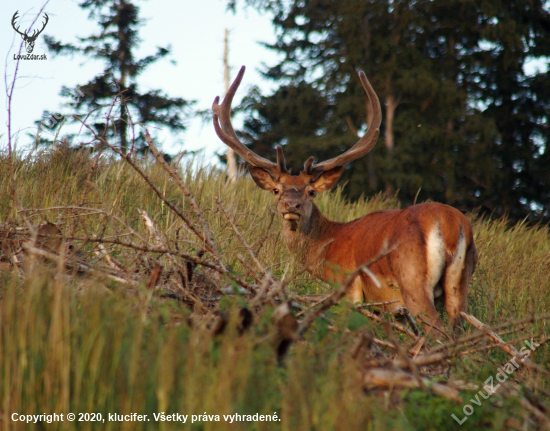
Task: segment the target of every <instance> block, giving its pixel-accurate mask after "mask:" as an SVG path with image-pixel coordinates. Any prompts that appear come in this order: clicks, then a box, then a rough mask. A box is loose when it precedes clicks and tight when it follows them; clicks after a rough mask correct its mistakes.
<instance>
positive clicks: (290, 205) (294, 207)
mask: <svg viewBox="0 0 550 431" xmlns="http://www.w3.org/2000/svg"><path fill="white" fill-rule="evenodd" d="M300 208H302V204H301V203H300V202H293V201H286V202H285V209H286V210H287V211H288V212H292V213H295V212H298V211H299V210H300Z"/></svg>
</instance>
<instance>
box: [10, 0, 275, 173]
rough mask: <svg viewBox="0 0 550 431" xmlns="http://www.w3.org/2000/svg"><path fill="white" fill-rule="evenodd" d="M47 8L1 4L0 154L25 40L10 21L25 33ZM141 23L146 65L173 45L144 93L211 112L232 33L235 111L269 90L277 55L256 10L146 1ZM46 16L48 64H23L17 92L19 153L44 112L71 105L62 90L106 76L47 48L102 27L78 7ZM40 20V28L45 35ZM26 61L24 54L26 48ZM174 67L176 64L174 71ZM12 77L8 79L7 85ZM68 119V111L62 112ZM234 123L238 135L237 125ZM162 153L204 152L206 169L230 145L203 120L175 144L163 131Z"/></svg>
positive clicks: (58, 5) (34, 0)
mask: <svg viewBox="0 0 550 431" xmlns="http://www.w3.org/2000/svg"><path fill="white" fill-rule="evenodd" d="M44 3H45V0H18V1H17V2H8V1H6V0H3V1H2V3H1V6H0V11H1V14H0V15H1V16H2V17H3V19H2V22H3V23H2V24H0V55H1V58H2V59H4V63H5V67H4V70H3V72H4V73H3V82H2V87H3V91H2V96H1V98H2V99H3V101H4V103H3V105H2V107H1V109H0V135H2V136H1V137H0V148H5V146H6V145H7V120H8V114H7V105H8V103H7V96H6V90H5V87H6V85H5V83H6V81H7V82H8V85H10V83H11V82H12V79H13V73H14V68H15V65H16V62H15V61H14V59H13V56H14V54H16V53H17V52H18V49H19V44H20V43H21V37H20V36H19V35H18V34H17V33H16V32H15V31H14V29H13V28H12V26H11V19H12V17H13V14H14V13H15V12H16V11H19V16H22V17H21V18H19V19H18V20H17V24H16V25H17V26H18V25H21V30H23V29H26V28H28V27H29V26H30V24H31V23H32V21H33V20H34V19H35V17H36V14H37V13H38V12H39V11H40V9H41V8H42V6H43V5H44ZM136 3H137V4H138V5H139V7H140V16H141V17H142V18H144V19H145V20H146V22H145V23H144V25H143V27H142V28H141V29H140V33H139V36H140V38H141V40H142V42H141V44H140V45H139V48H138V50H137V53H136V57H138V58H141V57H144V56H146V55H151V54H154V53H155V51H156V47H157V46H166V45H168V44H171V45H172V53H171V55H170V57H169V59H168V60H167V59H163V60H160V61H158V62H157V63H155V64H153V65H151V66H150V67H149V68H148V69H147V70H146V71H145V72H144V73H143V74H142V75H140V76H139V77H138V81H137V82H138V85H139V87H140V89H141V90H142V91H148V90H152V89H160V90H162V91H163V92H165V93H167V94H168V95H169V96H171V97H182V98H184V99H186V100H195V101H196V104H195V106H194V109H196V110H204V109H209V108H210V106H211V105H212V101H213V100H214V97H215V96H217V95H220V96H223V94H224V92H225V84H224V81H223V39H224V32H225V29H226V28H228V29H229V30H230V36H229V64H230V66H231V80H232V79H233V78H234V76H235V74H236V73H237V72H238V70H239V68H240V67H241V65H246V67H247V71H246V74H245V77H244V79H243V82H242V83H241V87H240V88H239V91H238V92H237V95H236V97H235V99H234V101H233V104H234V105H237V104H238V103H239V102H240V100H241V97H242V96H243V95H244V94H246V92H247V87H250V86H252V85H258V86H260V88H261V89H262V91H263V92H269V91H270V90H271V89H272V86H271V85H270V84H269V83H267V82H265V81H264V80H262V77H261V75H260V73H259V72H258V71H259V70H260V69H261V68H262V64H267V65H273V64H275V63H276V62H277V55H276V54H275V53H273V52H271V51H270V50H268V49H266V48H264V47H263V46H261V44H260V43H259V42H260V41H261V42H268V43H272V42H274V41H275V34H274V30H273V27H272V25H271V21H270V19H269V17H268V16H267V15H261V14H259V13H258V12H256V11H255V10H253V9H251V8H246V9H244V10H243V8H242V7H240V8H239V10H238V11H237V13H236V14H233V13H232V12H226V1H225V0H200V1H197V0H182V1H173V0H172V1H170V0H146V1H137V2H136ZM44 12H46V13H47V14H48V17H49V21H48V23H47V25H46V28H45V29H44V32H43V33H42V34H40V36H38V39H37V42H36V45H35V48H34V51H33V54H38V55H39V54H46V55H47V60H27V61H20V62H19V71H18V80H17V83H16V86H15V90H14V95H13V99H12V107H11V124H12V134H13V133H17V135H16V140H17V145H18V148H24V147H25V145H28V144H29V143H30V142H31V139H30V138H29V137H28V136H27V133H35V132H36V125H35V124H34V122H35V121H36V120H39V119H41V116H42V113H43V112H44V111H45V110H49V111H55V110H56V109H58V108H59V107H60V106H61V105H62V103H64V102H67V100H66V99H63V98H61V97H59V91H60V90H61V87H62V86H66V87H68V88H75V87H76V86H77V85H78V84H85V83H86V82H88V81H89V80H90V79H91V78H93V77H94V76H95V75H97V74H99V73H100V72H101V71H102V70H103V68H104V67H103V64H102V63H101V62H99V61H95V60H89V59H87V58H84V57H80V56H75V57H73V58H71V57H66V56H57V57H54V56H52V55H50V54H49V53H48V51H47V49H46V45H45V43H44V35H50V36H52V37H54V38H55V39H57V40H60V41H62V42H64V43H68V42H73V43H75V42H76V41H77V36H80V37H84V36H89V35H91V34H92V33H97V32H98V26H97V25H96V24H95V23H94V22H93V21H91V20H89V19H88V13H87V12H86V11H83V10H82V9H80V8H79V7H78V2H77V1H74V0H50V1H49V2H48V3H47V4H46V6H45V8H44ZM43 21H44V19H43V14H42V16H41V18H40V19H39V20H38V21H37V23H36V24H35V27H33V28H36V26H38V28H40V27H41V25H40V23H41V22H43ZM23 53H24V48H23ZM170 60H174V61H175V62H176V64H175V65H173V64H172V63H171V61H170ZM6 77H7V79H6ZM65 111H66V110H65ZM240 124H241V123H240V121H239V118H238V117H237V118H235V120H234V125H235V127H236V128H238V127H239V125H240ZM158 135H159V140H160V141H161V142H160V144H161V146H162V148H163V149H164V150H165V151H167V152H169V153H172V154H174V153H177V152H180V151H182V150H187V151H195V150H199V149H204V157H205V159H206V160H207V161H210V162H214V163H215V162H216V161H217V157H216V153H217V152H220V153H222V152H225V145H224V144H223V143H222V142H221V141H220V140H219V138H218V137H217V136H216V134H215V132H214V128H213V126H212V124H211V123H210V122H208V123H206V124H204V123H203V122H202V121H201V120H200V119H199V118H196V119H192V120H191V121H190V122H189V123H188V130H187V131H185V132H184V133H182V134H180V135H178V136H174V135H171V134H169V133H168V132H167V131H165V130H164V131H163V130H159V131H158Z"/></svg>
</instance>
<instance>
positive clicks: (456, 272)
mask: <svg viewBox="0 0 550 431" xmlns="http://www.w3.org/2000/svg"><path fill="white" fill-rule="evenodd" d="M465 260H466V238H465V237H464V232H463V231H462V229H460V237H459V238H458V244H457V245H456V249H455V252H454V255H453V260H452V262H451V264H450V265H449V267H448V268H447V273H446V275H445V285H446V286H445V290H447V287H451V286H452V287H458V285H459V284H460V277H461V275H462V271H463V270H464V262H465Z"/></svg>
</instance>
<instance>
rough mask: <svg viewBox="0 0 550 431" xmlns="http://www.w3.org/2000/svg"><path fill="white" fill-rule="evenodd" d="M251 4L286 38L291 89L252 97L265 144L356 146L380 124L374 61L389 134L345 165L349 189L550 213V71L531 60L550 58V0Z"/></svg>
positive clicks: (295, 158) (292, 154) (282, 49)
mask: <svg viewBox="0 0 550 431" xmlns="http://www.w3.org/2000/svg"><path fill="white" fill-rule="evenodd" d="M246 3H247V4H248V5H253V6H255V7H259V8H262V9H264V10H266V11H268V12H270V13H271V14H272V16H273V24H274V26H275V28H276V31H277V41H276V43H274V44H272V45H267V46H268V48H270V49H273V50H275V51H277V52H279V53H280V54H281V56H282V58H283V59H282V61H280V62H279V63H278V64H276V65H274V66H272V67H269V68H267V69H266V70H265V72H264V73H265V76H266V77H267V78H269V79H272V80H274V81H275V82H277V83H279V84H280V85H281V90H279V91H277V92H275V93H274V94H272V95H261V94H259V92H257V91H256V92H253V93H251V94H250V95H249V97H248V98H247V99H245V102H244V104H243V107H245V108H248V110H249V112H250V115H249V116H248V118H247V119H246V121H245V126H244V130H243V132H244V136H245V138H246V139H248V142H249V143H250V145H251V146H252V147H253V149H254V151H257V152H259V153H261V154H262V155H264V156H267V157H273V154H274V153H273V146H274V145H276V144H285V145H286V146H287V147H288V149H287V151H285V153H286V154H287V160H288V159H291V160H289V164H290V165H292V166H293V167H294V169H295V170H296V169H300V165H301V164H302V163H303V161H304V160H305V159H306V158H307V157H308V156H309V155H311V154H315V155H316V156H317V157H318V158H323V157H327V156H328V157H332V156H334V155H335V154H337V153H338V152H341V151H343V150H344V149H346V148H349V146H350V145H353V143H354V142H355V141H356V139H357V135H358V134H359V135H360V134H362V133H364V128H365V124H366V123H367V121H366V120H367V116H368V112H366V110H365V106H366V103H365V96H364V92H362V91H361V87H360V84H359V81H358V79H357V74H356V71H357V70H363V71H365V72H366V74H367V76H368V77H369V80H370V81H371V83H372V84H373V87H374V89H375V90H376V92H377V94H378V96H379V97H380V100H381V103H382V109H383V113H384V117H383V123H382V126H381V138H380V142H379V144H378V145H377V146H376V147H375V149H374V150H373V152H372V153H371V154H369V155H368V156H367V157H365V158H363V159H362V160H359V161H355V162H354V163H353V164H352V166H351V167H350V168H349V169H347V171H346V173H345V179H346V180H347V181H348V184H347V186H346V189H345V191H346V193H347V194H348V196H350V197H352V198H355V197H358V196H360V195H361V194H365V193H368V194H371V193H374V192H377V191H386V192H389V193H393V192H398V196H399V198H400V199H401V200H402V201H404V203H406V204H410V203H413V202H414V201H415V200H416V199H417V197H418V198H419V199H420V200H424V199H432V200H437V201H440V202H445V203H448V204H450V205H454V206H456V207H458V208H461V209H464V210H466V209H468V210H471V209H473V208H476V207H478V208H481V209H482V211H484V212H486V213H491V214H493V215H500V214H508V215H510V216H511V217H513V218H519V217H523V216H525V215H527V214H529V213H531V214H536V216H538V217H540V216H546V217H548V216H549V215H550V214H549V213H548V208H549V205H548V204H549V192H548V190H549V189H550V183H549V177H550V175H549V174H548V161H549V158H550V154H549V152H550V149H548V146H547V142H548V133H549V130H548V126H547V125H548V116H549V115H550V97H549V96H550V94H548V89H549V86H548V84H547V83H548V82H550V80H549V79H548V78H549V76H548V72H547V70H542V71H541V72H539V73H537V74H535V75H534V76H527V75H526V73H525V69H524V66H525V64H526V63H527V62H528V61H530V60H532V59H535V58H548V56H549V55H550V44H548V40H550V19H549V16H550V15H549V13H548V10H547V8H545V6H544V4H543V2H542V1H541V0H527V1H524V2H501V1H499V0H488V1H486V2H483V3H479V2H465V1H462V0H450V1H449V0H445V1H443V0H435V1H428V0H418V1H411V0H383V1H376V2H373V1H360V0H312V1H307V2H304V1H299V0H296V1H292V2H290V3H289V2H283V1H277V0H276V1H269V0H247V1H246ZM230 6H233V7H235V4H234V3H230ZM308 94H315V101H313V100H312V99H311V98H310V97H308ZM285 95H286V96H285ZM289 95H290V96H289ZM318 107H322V112H318V109H317V108H318ZM289 115H292V116H293V118H288V116H289ZM296 121H299V123H300V127H295V128H293V127H290V125H289V124H288V123H293V122H296ZM419 191H420V193H419Z"/></svg>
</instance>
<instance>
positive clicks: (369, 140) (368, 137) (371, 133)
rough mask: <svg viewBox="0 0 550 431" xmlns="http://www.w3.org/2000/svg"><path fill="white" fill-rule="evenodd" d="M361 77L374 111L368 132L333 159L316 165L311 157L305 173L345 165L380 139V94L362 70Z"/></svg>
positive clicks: (312, 173) (314, 173)
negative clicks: (377, 93)
mask: <svg viewBox="0 0 550 431" xmlns="http://www.w3.org/2000/svg"><path fill="white" fill-rule="evenodd" d="M359 79H360V80H361V85H362V86H363V89H364V90H365V92H366V93H367V97H368V99H369V102H370V105H371V108H372V111H373V112H372V117H371V121H370V123H369V124H368V125H367V133H365V135H364V136H363V137H362V138H361V139H359V140H358V141H357V142H356V143H355V145H354V146H353V147H351V148H350V149H349V150H347V151H346V152H345V153H343V154H340V155H339V156H338V157H334V158H333V159H329V160H326V161H324V162H321V163H319V164H316V165H314V164H313V161H314V158H313V157H310V158H309V159H307V161H306V162H305V164H304V173H305V174H308V175H318V174H321V173H322V172H325V171H328V170H330V169H333V168H335V167H337V166H344V165H346V164H348V163H349V162H351V161H353V160H355V159H358V158H359V157H362V156H364V155H365V154H367V153H368V152H369V151H370V150H372V148H373V147H374V144H376V141H377V140H378V135H379V134H380V129H379V127H380V122H381V121H382V109H381V108H380V101H379V100H378V96H377V95H376V93H375V92H374V90H373V88H372V86H371V85H370V82H369V80H368V79H367V77H366V76H365V74H364V73H363V72H362V71H361V72H359Z"/></svg>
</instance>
